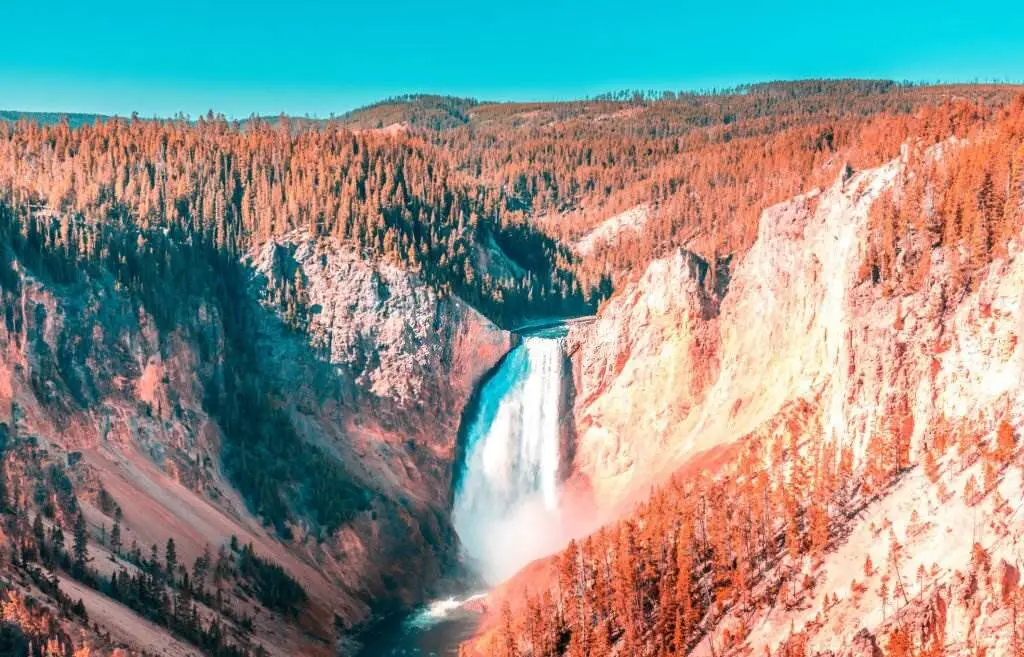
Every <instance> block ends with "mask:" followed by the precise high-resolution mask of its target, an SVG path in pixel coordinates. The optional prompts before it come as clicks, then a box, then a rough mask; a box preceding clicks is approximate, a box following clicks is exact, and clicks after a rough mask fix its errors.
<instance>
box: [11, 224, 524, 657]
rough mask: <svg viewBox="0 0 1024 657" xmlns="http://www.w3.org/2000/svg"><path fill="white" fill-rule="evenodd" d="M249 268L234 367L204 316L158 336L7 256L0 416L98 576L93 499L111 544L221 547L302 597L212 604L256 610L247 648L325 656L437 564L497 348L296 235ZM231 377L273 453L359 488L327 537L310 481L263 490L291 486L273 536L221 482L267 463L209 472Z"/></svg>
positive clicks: (448, 306) (453, 308)
mask: <svg viewBox="0 0 1024 657" xmlns="http://www.w3.org/2000/svg"><path fill="white" fill-rule="evenodd" d="M251 261H252V265H253V268H252V272H253V275H252V280H251V283H250V293H251V295H252V297H255V298H250V299H238V302H239V303H241V304H249V305H250V306H251V307H252V309H253V316H254V317H255V318H256V320H257V321H256V322H255V323H254V327H255V329H254V330H253V331H252V333H251V334H250V335H248V336H246V340H247V341H248V342H249V343H250V344H249V347H251V348H252V349H254V350H255V353H257V354H259V358H258V359H255V360H253V361H251V362H253V363H255V366H254V369H255V371H244V372H239V371H233V370H232V369H231V368H232V365H233V364H237V361H228V360H227V359H226V353H228V351H229V349H228V345H227V343H228V341H229V336H228V331H227V330H226V328H225V314H224V311H223V309H222V308H220V307H218V306H217V305H216V304H213V303H210V302H209V301H207V300H199V301H197V302H196V305H195V310H194V313H195V317H196V321H195V322H193V323H191V324H190V325H188V326H183V327H178V328H171V329H169V328H166V327H161V326H160V325H159V323H158V322H157V321H155V320H154V318H153V317H152V316H151V314H150V313H149V312H147V310H146V309H145V307H143V306H142V305H141V304H139V303H137V302H136V301H135V300H134V299H133V298H132V297H131V295H130V294H129V293H127V292H126V291H125V290H123V289H122V288H121V286H119V285H118V284H116V283H114V282H112V281H110V280H109V279H106V278H103V277H95V276H92V277H89V278H87V279H82V280H79V281H78V282H76V283H73V284H58V283H55V282H53V281H51V280H48V279H47V277H46V276H45V275H37V273H36V272H33V271H27V270H25V269H24V267H23V266H22V265H21V264H20V263H18V262H15V263H14V265H13V267H14V270H15V271H16V272H17V275H18V285H17V289H15V290H6V291H5V292H4V301H5V314H6V317H5V322H4V325H3V326H2V327H0V344H3V345H4V347H3V352H2V356H0V418H2V421H3V423H4V424H6V425H7V428H8V430H9V432H10V434H11V436H13V437H15V438H16V439H17V441H18V443H17V444H28V445H37V446H39V447H41V448H42V449H43V450H44V452H43V454H44V456H43V458H44V460H45V461H46V462H47V463H49V462H53V463H57V464H59V466H60V467H61V468H66V470H67V472H68V476H69V477H70V481H71V482H72V483H73V485H74V489H75V493H76V494H77V495H78V497H79V499H80V501H81V503H82V509H83V511H84V513H85V517H86V519H87V521H88V524H89V532H90V534H91V536H92V546H91V550H92V555H93V558H94V559H93V562H94V563H96V564H100V565H102V567H103V570H106V569H108V564H109V561H108V559H107V557H108V556H109V552H110V547H109V543H107V545H106V546H104V540H106V539H107V532H108V531H109V527H110V524H111V518H110V517H109V513H105V512H104V511H102V510H101V508H100V507H101V506H102V505H101V503H100V501H99V500H100V499H101V498H102V499H106V498H107V496H108V495H109V497H110V498H113V501H114V502H115V503H117V504H118V505H119V506H120V507H121V509H123V514H124V515H123V520H122V523H123V532H124V538H123V539H122V543H123V545H125V546H127V545H129V544H131V543H132V542H133V541H134V542H136V543H137V544H138V545H139V546H141V547H142V548H143V549H147V548H148V546H149V545H150V544H155V545H158V546H161V548H162V546H163V545H164V544H165V543H166V541H167V539H168V538H173V539H174V541H175V543H176V546H177V552H178V556H179V559H180V561H181V562H183V563H185V564H191V563H192V561H193V560H194V559H195V558H196V557H199V556H200V555H201V554H202V553H203V551H204V549H206V548H207V547H209V549H210V550H211V551H212V552H213V553H214V554H216V552H217V550H218V548H219V547H220V546H222V545H225V544H226V543H227V542H228V541H229V539H230V538H231V537H232V536H237V538H238V541H239V543H240V544H242V545H245V544H248V543H252V544H253V545H254V546H255V549H256V551H257V553H259V554H260V555H263V556H265V557H267V558H269V559H271V560H272V561H274V562H276V563H278V564H280V565H281V566H282V567H284V569H285V570H286V571H288V572H289V573H290V574H291V575H292V576H293V577H294V578H295V579H296V580H298V581H299V582H300V583H301V584H302V585H303V586H304V588H305V589H306V591H307V593H308V595H309V597H310V601H309V604H308V605H307V606H306V608H305V609H304V611H303V613H302V615H301V617H300V619H299V622H298V623H292V622H289V621H287V620H286V619H285V618H284V617H283V616H281V615H279V614H277V613H276V612H271V611H269V610H265V609H261V608H260V607H259V605H256V606H255V607H252V605H253V602H252V601H246V600H247V598H246V596H245V595H243V594H241V593H238V592H234V591H226V592H225V595H226V596H227V599H228V600H232V601H234V604H235V605H236V607H239V608H241V609H243V610H245V609H249V608H250V607H251V608H252V609H253V611H254V613H256V614H260V615H263V618H264V620H263V622H258V623H256V624H255V629H254V632H255V634H254V636H255V637H256V640H257V641H258V642H259V643H261V644H262V645H264V647H266V648H267V649H268V650H270V651H271V652H272V653H276V654H282V655H284V654H296V653H297V652H303V653H304V654H306V653H310V654H312V653H316V652H320V653H323V654H330V653H333V651H334V645H333V639H334V626H335V624H336V623H340V624H341V626H343V627H346V626H350V625H352V624H356V623H359V622H362V621H365V620H366V619H367V617H368V615H369V613H370V610H371V606H370V604H371V602H372V603H373V604H374V605H379V606H380V607H383V608H386V607H387V606H388V605H394V604H408V603H411V602H414V601H416V600H418V599H420V598H421V597H422V596H423V595H425V593H426V592H427V591H428V590H429V589H430V587H431V586H433V585H434V584H435V583H436V581H437V579H438V577H439V575H440V574H441V573H442V571H443V570H444V568H445V567H446V565H447V564H446V559H447V558H448V557H449V556H450V555H451V554H452V550H451V549H450V548H451V547H453V541H454V537H453V533H452V531H451V529H450V526H449V523H448V519H447V513H446V504H447V500H448V488H449V487H450V483H451V467H452V459H453V454H454V448H455V440H456V434H457V423H458V418H459V417H460V414H461V410H462V407H463V406H464V405H465V404H466V402H467V400H468V399H469V397H470V394H471V391H472V389H473V386H474V385H475V383H476V381H477V380H478V379H479V378H480V377H481V376H482V375H483V373H484V372H486V371H487V370H488V369H489V368H490V367H491V366H492V365H493V364H494V363H496V362H497V360H498V359H500V357H501V356H502V355H503V354H504V353H505V352H506V351H507V350H508V348H509V345H510V335H509V334H508V333H507V332H505V331H502V330H499V329H498V328H496V327H495V326H494V325H492V324H491V323H490V322H489V321H488V320H486V319H485V318H484V317H482V316H481V315H480V314H479V313H477V312H476V311H474V310H472V309H471V308H469V307H468V306H466V305H465V304H463V303H462V302H461V301H459V300H457V299H453V298H440V297H439V296H438V295H437V294H436V293H435V292H433V291H431V290H429V289H428V288H427V287H426V286H425V285H423V284H422V283H421V282H420V281H419V280H418V279H417V277H416V276H415V275H414V274H411V273H408V272H405V271H402V270H399V269H397V268H393V267H388V266H384V265H379V266H378V265H374V264H372V263H369V262H367V261H365V260H363V259H360V258H359V257H357V256H356V255H355V254H353V253H350V252H344V251H341V250H337V249H333V248H331V247H328V246H326V245H324V244H317V243H314V242H313V241H311V240H308V239H302V238H300V237H298V236H290V237H288V238H284V239H280V240H278V241H277V242H274V243H270V244H268V245H266V246H265V247H264V248H263V249H261V250H260V251H259V252H258V253H255V254H253V257H252V258H251ZM285 270H287V271H288V275H289V276H290V277H291V278H292V280H294V279H295V277H296V271H298V278H299V279H301V281H302V282H301V284H300V286H301V287H302V288H303V290H304V295H303V300H304V303H303V307H302V308H285V307H284V306H282V305H281V304H279V303H277V302H276V301H275V300H274V299H273V298H272V297H273V294H272V293H271V292H269V291H268V290H270V289H271V287H272V283H273V280H272V279H273V278H274V277H275V276H279V275H280V274H281V273H282V271H285ZM210 284H211V286H212V285H214V284H215V282H214V281H211V282H210ZM257 298H258V299H259V300H261V301H262V302H263V303H262V305H260V304H259V303H258V301H257ZM296 313H298V314H296ZM300 316H301V318H302V319H301V321H298V320H297V319H296V318H297V317H300ZM230 378H239V379H241V378H244V379H245V380H247V381H256V382H257V383H256V384H255V385H258V386H259V387H260V390H263V391H266V399H267V400H269V403H270V404H271V405H272V406H273V410H274V415H273V417H274V418H277V419H275V422H276V421H281V422H283V424H282V425H280V429H281V430H282V432H281V434H280V435H281V437H280V439H281V440H287V439H294V440H296V441H297V442H296V443H295V445H294V448H287V447H286V449H294V450H296V453H299V452H302V451H303V450H315V451H314V452H312V453H314V454H316V455H317V457H316V458H317V459H320V460H317V461H313V462H314V463H317V464H318V467H323V468H326V469H329V470H330V471H331V472H332V473H333V474H332V476H334V477H335V478H337V479H338V480H341V481H345V480H347V482H348V483H347V484H346V485H349V486H351V487H353V490H357V491H362V492H361V493H360V495H361V496H362V503H361V504H360V505H359V506H357V507H356V510H355V512H354V513H352V514H350V515H346V516H332V517H344V518H345V520H344V521H342V522H340V523H339V524H338V525H337V527H336V528H332V527H331V526H330V523H328V522H326V521H324V520H323V518H324V517H325V514H326V513H328V512H333V511H334V509H332V508H330V504H331V500H330V499H327V500H324V499H320V497H323V496H321V495H320V489H318V488H317V486H318V484H319V483H320V482H317V481H306V482H301V481H300V482H296V483H294V484H292V483H289V482H281V485H282V486H285V487H288V488H289V489H290V490H291V491H292V492H290V493H289V494H288V495H287V496H286V497H285V499H287V500H288V504H289V509H288V519H287V520H286V521H284V522H283V523H278V528H277V530H275V529H274V528H273V527H268V526H266V525H265V524H264V522H262V521H261V519H260V518H257V517H256V516H255V514H254V513H253V512H252V510H251V509H252V508H253V507H252V505H251V503H250V500H247V499H246V498H245V496H244V495H243V494H242V493H241V492H240V490H239V488H238V487H237V486H236V485H235V481H236V479H234V478H233V476H238V472H242V474H243V475H244V473H245V471H246V469H250V470H257V469H259V468H262V467H264V466H267V465H270V464H268V463H263V462H261V461H258V460H256V461H243V464H246V463H247V465H243V466H241V467H240V469H236V470H234V471H232V470H231V469H230V468H227V467H226V466H225V464H224V456H225V454H226V453H227V452H226V451H225V450H232V449H234V450H236V452H235V454H237V453H238V451H237V450H239V445H240V444H241V443H240V442H239V441H246V440H249V437H247V436H245V435H241V436H239V435H232V436H229V435H227V434H226V433H225V426H226V425H225V424H224V417H225V416H224V415H223V414H218V412H217V411H216V406H215V404H214V403H213V402H212V401H211V396H212V395H213V391H215V390H216V389H218V387H223V381H225V380H227V379H230ZM236 424H237V423H236ZM25 441H29V442H27V443H26V442H25ZM10 444H12V443H9V445H8V447H10ZM37 453H38V452H37ZM235 467H236V468H238V467H239V466H235ZM14 476H15V474H14V473H12V474H11V477H14ZM19 476H20V475H19ZM309 477H312V478H315V472H310V473H309ZM101 491H102V493H101ZM327 492H329V490H328V491H327ZM306 500H308V503H309V506H308V507H307V506H306V505H305V501H306ZM325 527H327V529H326V530H325ZM282 531H284V534H282ZM288 535H290V537H289V536H288ZM122 563H123V562H122ZM109 568H114V566H113V565H109ZM68 585H71V583H69V584H68ZM79 588H82V587H79ZM92 595H93V597H95V594H92ZM236 596H237V597H236ZM96 606H97V608H99V607H100V606H101V605H99V603H97V605H96ZM114 606H115V607H116V605H114ZM92 609H93V606H90V607H89V610H90V613H92ZM124 613H125V614H126V615H127V616H130V615H131V614H130V613H129V612H127V610H124ZM116 616H117V614H116V613H115V614H113V615H112V618H110V619H108V621H109V622H111V623H116V622H117V618H114V617H116ZM122 620H123V619H122ZM158 630H159V628H157V630H154V631H156V632H157V635H160V632H159V631H158ZM123 634H124V636H123V637H122V638H123V639H124V641H125V643H127V644H128V645H134V646H135V647H138V648H143V649H151V648H152V649H155V648H156V646H155V645H148V644H146V645H143V644H145V643H146V640H145V639H146V637H151V636H153V634H152V632H140V633H138V636H133V633H132V632H131V631H125V632H124V633H123ZM160 640H161V641H162V640H163V639H160ZM154 641H156V639H154ZM140 642H141V643H140Z"/></svg>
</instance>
